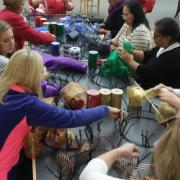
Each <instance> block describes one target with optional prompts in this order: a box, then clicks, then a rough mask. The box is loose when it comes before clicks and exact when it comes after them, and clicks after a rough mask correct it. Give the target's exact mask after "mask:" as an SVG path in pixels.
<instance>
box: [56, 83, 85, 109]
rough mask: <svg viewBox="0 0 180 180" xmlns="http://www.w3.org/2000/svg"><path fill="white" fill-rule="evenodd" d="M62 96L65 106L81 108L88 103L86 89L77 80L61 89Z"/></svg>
mask: <svg viewBox="0 0 180 180" xmlns="http://www.w3.org/2000/svg"><path fill="white" fill-rule="evenodd" d="M60 96H61V98H62V100H63V101H64V104H65V106H67V107H69V108H71V109H81V108H83V107H84V106H85V105H86V103H87V94H86V89H85V88H84V87H83V86H82V85H80V84H79V83H77V82H71V83H68V84H67V85H65V86H64V87H63V88H62V89H61V91H60Z"/></svg>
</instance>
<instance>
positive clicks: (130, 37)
mask: <svg viewBox="0 0 180 180" xmlns="http://www.w3.org/2000/svg"><path fill="white" fill-rule="evenodd" d="M128 28H129V25H128V24H126V23H124V25H123V26H122V28H121V29H120V31H119V32H118V34H117V35H116V37H115V38H114V39H116V40H117V41H118V46H119V47H122V43H123V42H124V41H129V42H130V43H131V44H133V45H134V46H135V49H137V50H143V51H146V50H150V49H151V48H152V44H153V41H152V37H151V32H150V30H149V29H148V28H147V27H146V26H145V25H144V24H140V25H139V26H138V27H136V28H135V29H134V30H133V31H132V33H130V34H128V33H127V31H128Z"/></svg>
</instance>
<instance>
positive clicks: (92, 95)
mask: <svg viewBox="0 0 180 180" xmlns="http://www.w3.org/2000/svg"><path fill="white" fill-rule="evenodd" d="M99 104H100V93H99V90H96V89H89V90H88V91H87V107H88V108H91V107H95V106H98V105H99Z"/></svg>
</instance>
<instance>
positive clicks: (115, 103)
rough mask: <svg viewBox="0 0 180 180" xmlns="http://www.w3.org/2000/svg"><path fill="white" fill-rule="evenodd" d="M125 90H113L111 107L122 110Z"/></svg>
mask: <svg viewBox="0 0 180 180" xmlns="http://www.w3.org/2000/svg"><path fill="white" fill-rule="evenodd" d="M122 95H123V90H122V89H118V88H114V89H111V106H112V107H116V108H119V109H121V103H122Z"/></svg>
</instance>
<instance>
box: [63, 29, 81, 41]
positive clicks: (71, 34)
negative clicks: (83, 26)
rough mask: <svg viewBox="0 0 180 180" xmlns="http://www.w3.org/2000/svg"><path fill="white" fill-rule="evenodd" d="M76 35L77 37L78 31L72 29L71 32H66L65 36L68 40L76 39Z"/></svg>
mask: <svg viewBox="0 0 180 180" xmlns="http://www.w3.org/2000/svg"><path fill="white" fill-rule="evenodd" d="M78 37H79V32H78V31H73V32H70V33H68V34H66V38H67V40H69V41H76V40H77V39H78Z"/></svg>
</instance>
